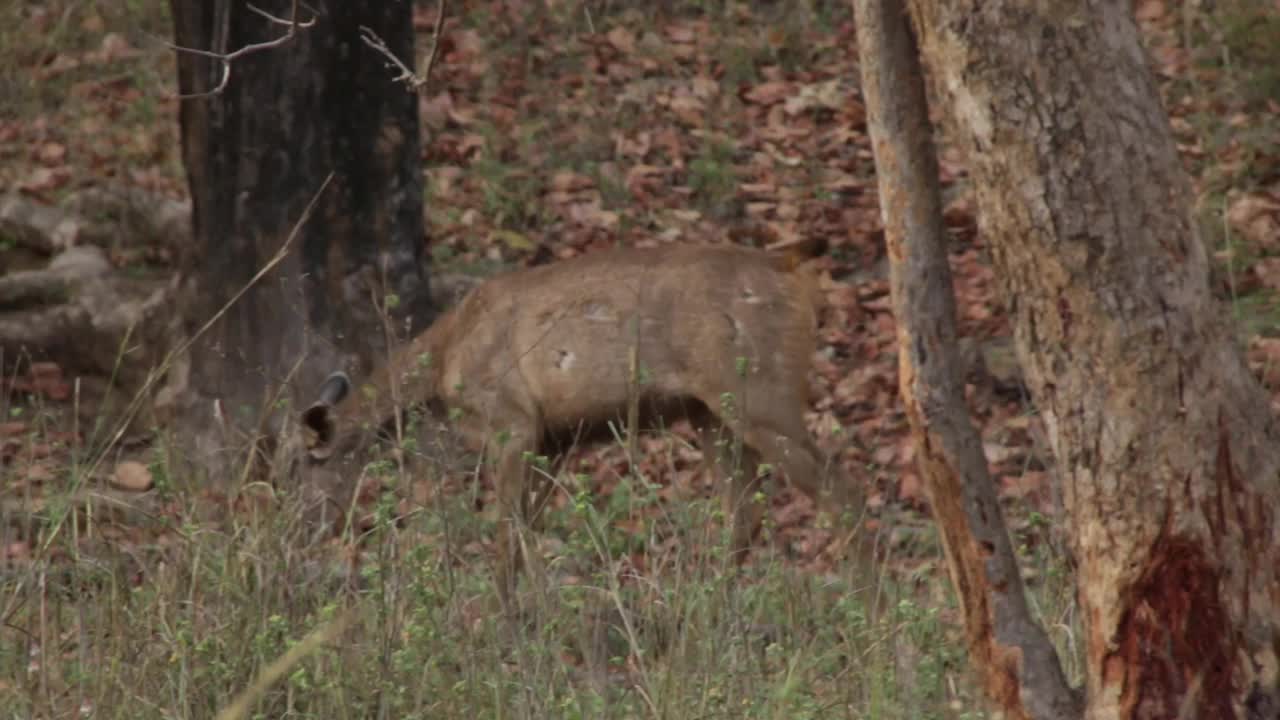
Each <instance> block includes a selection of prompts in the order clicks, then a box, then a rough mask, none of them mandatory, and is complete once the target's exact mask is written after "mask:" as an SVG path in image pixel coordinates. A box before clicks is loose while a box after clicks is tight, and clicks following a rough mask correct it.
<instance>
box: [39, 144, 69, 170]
mask: <svg viewBox="0 0 1280 720" xmlns="http://www.w3.org/2000/svg"><path fill="white" fill-rule="evenodd" d="M37 157H39V158H40V162H41V163H43V164H45V165H61V164H62V162H63V161H64V160H66V159H67V146H66V145H63V144H62V143H56V142H47V143H45V144H43V145H41V146H40V151H39V152H38V153H37Z"/></svg>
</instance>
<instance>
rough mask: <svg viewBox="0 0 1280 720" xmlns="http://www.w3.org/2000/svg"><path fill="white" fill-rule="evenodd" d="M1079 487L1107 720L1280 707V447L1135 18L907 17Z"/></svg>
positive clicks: (1015, 12) (1031, 374) (1123, 9)
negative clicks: (1213, 277)
mask: <svg viewBox="0 0 1280 720" xmlns="http://www.w3.org/2000/svg"><path fill="white" fill-rule="evenodd" d="M910 4H911V9H912V14H913V19H914V21H915V25H916V28H917V30H918V34H919V37H920V38H921V46H922V51H923V56H924V58H925V60H926V63H927V65H928V66H929V68H930V70H931V72H932V73H933V74H934V76H935V78H936V80H937V86H938V88H939V92H940V94H941V95H942V96H943V97H944V98H945V100H946V102H947V103H948V105H949V108H948V109H949V115H950V116H951V118H952V120H953V121H954V123H955V130H956V137H957V139H958V140H959V141H960V142H961V143H962V145H963V146H964V148H965V149H966V150H967V151H968V156H969V161H970V170H971V173H972V179H973V183H974V188H975V191H976V194H977V198H978V208H979V214H980V223H981V225H980V226H981V230H982V232H983V233H984V234H985V236H986V238H987V242H988V243H989V245H990V246H991V249H992V255H993V260H994V262H995V265H996V269H997V274H998V276H999V278H1000V281H1001V283H1002V289H1003V292H1004V295H1005V298H1006V302H1007V303H1008V308H1009V312H1010V315H1011V318H1012V321H1013V324H1014V333H1015V340H1016V345H1017V350H1018V355H1019V359H1020V361H1021V363H1022V365H1023V368H1024V370H1025V374H1026V379H1027V383H1028V386H1029V388H1030V390H1031V393H1032V397H1033V399H1034V401H1035V404H1036V407H1037V409H1038V410H1039V412H1040V413H1041V415H1042V417H1043V419H1044V423H1045V427H1046V429H1047V432H1048V436H1049V442H1050V445H1051V447H1052V449H1053V452H1054V455H1055V457H1056V459H1057V462H1058V468H1059V473H1060V475H1061V478H1062V482H1063V498H1064V504H1065V507H1066V510H1067V513H1066V517H1065V518H1064V520H1065V521H1066V522H1068V523H1069V527H1070V536H1071V538H1072V545H1073V550H1074V552H1075V555H1076V560H1077V562H1078V564H1079V575H1078V577H1077V583H1078V598H1079V602H1080V605H1081V611H1082V616H1083V618H1084V620H1085V623H1086V642H1085V650H1086V682H1087V688H1088V698H1087V701H1086V709H1085V716H1086V717H1088V718H1096V719H1099V720H1101V719H1102V718H1172V717H1205V718H1209V717H1212V718H1242V719H1243V718H1263V717H1269V718H1274V717H1276V713H1277V708H1280V687H1278V684H1280V679H1278V674H1280V670H1278V669H1277V668H1278V666H1280V658H1278V657H1277V653H1278V648H1280V631H1278V627H1277V625H1278V624H1280V562H1278V560H1277V558H1280V524H1277V522H1276V508H1277V507H1278V506H1280V483H1277V468H1278V466H1280V444H1278V443H1277V439H1278V438H1277V433H1276V425H1275V421H1274V419H1273V417H1272V416H1271V413H1270V409H1269V407H1268V401H1267V395H1266V393H1265V392H1263V391H1262V389H1261V388H1260V387H1259V385H1258V383H1257V382H1256V380H1255V379H1254V378H1253V377H1252V375H1251V374H1250V372H1249V370H1248V368H1247V366H1246V365H1245V363H1244V359H1243V354H1242V352H1241V349H1240V347H1239V344H1238V340H1237V337H1236V335H1235V329H1234V327H1233V325H1232V323H1231V322H1230V319H1229V317H1228V315H1227V314H1226V313H1225V310H1224V308H1222V307H1220V306H1219V304H1218V303H1217V302H1216V301H1215V299H1214V298H1213V296H1212V295H1211V293H1210V288H1209V283H1208V277H1209V273H1208V261H1207V254H1206V250H1205V247H1204V245H1203V242H1202V240H1201V238H1200V236H1199V233H1198V230H1197V228H1196V225H1195V223H1194V222H1193V221H1192V218H1191V216H1190V214H1189V213H1190V208H1191V207H1192V202H1191V200H1192V198H1191V192H1190V182H1189V180H1188V178H1187V176H1186V174H1185V172H1184V170H1183V169H1182V167H1181V165H1180V163H1179V158H1178V154H1177V150H1176V147H1175V145H1174V142H1173V138H1172V134H1171V131H1170V128H1169V121H1168V117H1167V115H1166V114H1165V112H1164V110H1163V108H1162V107H1161V105H1160V97H1159V94H1158V92H1157V89H1156V86H1155V83H1154V81H1153V77H1152V73H1151V71H1150V69H1149V67H1148V64H1147V58H1146V56H1145V53H1144V52H1143V49H1142V47H1141V45H1140V43H1139V35H1138V30H1137V27H1136V26H1135V23H1134V20H1133V17H1132V8H1131V6H1130V3H1127V2H1118V1H1116V0H1108V1H1098V2H1080V1H1078V0H1077V1H1075V2H1058V3H1041V4H1033V5H1027V4H1025V3H1016V2H1009V1H1007V0H997V1H995V2H982V3H978V2H975V1H973V0H910Z"/></svg>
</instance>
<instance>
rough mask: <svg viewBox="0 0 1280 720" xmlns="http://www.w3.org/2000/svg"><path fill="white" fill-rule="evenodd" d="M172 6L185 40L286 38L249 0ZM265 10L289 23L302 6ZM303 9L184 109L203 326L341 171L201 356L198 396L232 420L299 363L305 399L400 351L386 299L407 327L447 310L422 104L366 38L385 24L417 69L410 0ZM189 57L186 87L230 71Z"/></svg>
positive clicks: (189, 300) (197, 352) (194, 378)
mask: <svg viewBox="0 0 1280 720" xmlns="http://www.w3.org/2000/svg"><path fill="white" fill-rule="evenodd" d="M170 7H171V10H172V13H173V17H174V31H175V32H174V35H175V39H176V40H175V41H176V43H177V44H178V45H179V46H182V47H185V48H193V49H199V50H211V51H214V52H220V53H228V52H233V51H235V50H237V49H240V48H243V47H245V46H247V45H250V44H253V43H262V42H267V41H270V40H272V39H275V38H278V37H279V36H281V35H282V34H284V33H285V32H286V31H287V28H286V27H285V26H283V25H281V24H279V23H275V22H271V21H270V20H269V19H267V18H265V17H263V16H262V15H260V14H258V13H256V12H253V11H252V10H251V9H250V8H249V5H248V4H247V3H246V2H244V0H198V1H191V2H189V1H187V0H172V2H171V5H170ZM255 7H259V8H261V9H262V10H265V11H266V12H268V13H270V14H272V15H274V16H275V17H277V18H282V19H288V18H290V17H291V12H292V11H291V8H292V3H291V2H290V0H264V1H263V2H257V3H255ZM298 12H299V20H301V21H307V20H310V19H312V18H314V24H312V25H311V26H310V27H300V28H298V29H297V31H296V37H294V38H293V39H292V40H291V41H289V42H288V43H286V44H284V45H282V46H280V47H274V48H268V49H264V50H261V51H258V52H253V53H249V54H246V55H244V56H241V57H239V58H237V59H236V60H235V61H234V62H233V63H232V66H231V69H230V72H231V75H230V81H229V83H228V84H227V86H226V88H225V90H224V91H223V92H221V93H219V94H216V95H213V96H211V97H202V98H190V99H184V100H183V101H182V106H181V111H180V122H181V137H182V145H183V158H184V161H185V163H186V169H187V176H188V181H189V184H190V189H191V196H192V205H193V208H192V214H193V224H194V237H195V241H194V244H193V245H192V247H190V248H189V252H188V253H187V254H186V255H185V256H184V257H183V270H184V274H183V283H184V287H183V296H184V297H185V298H186V304H185V306H184V307H183V308H182V312H183V315H184V318H185V321H186V327H185V330H186V332H187V333H188V334H189V333H192V332H194V331H195V330H196V328H198V327H199V326H200V325H202V324H203V323H204V322H206V321H207V320H208V319H209V318H211V317H213V316H214V315H215V314H216V313H217V312H218V311H219V310H220V309H221V308H222V307H223V306H224V305H225V304H226V302H227V301H228V300H229V299H230V298H231V297H232V296H233V295H234V294H235V293H236V292H237V291H239V290H240V289H241V288H243V287H244V286H245V285H246V283H248V282H249V280H250V278H251V277H253V275H254V274H255V273H256V272H257V271H258V270H259V269H261V268H262V267H263V266H264V265H265V264H266V263H267V262H268V261H269V260H270V258H271V257H272V256H273V255H274V254H275V253H276V251H277V250H278V249H279V248H280V247H281V244H282V243H283V242H284V241H285V240H286V238H287V237H288V235H289V233H290V230H291V228H292V227H293V226H294V224H295V223H296V222H297V221H298V220H299V218H300V217H301V216H302V214H303V210H304V208H305V207H306V206H307V204H308V203H309V202H310V201H311V200H312V198H313V197H314V195H315V193H316V192H317V190H319V188H320V187H321V185H322V183H323V182H324V180H325V178H326V177H327V176H328V175H329V173H330V172H331V171H332V172H333V173H334V180H333V182H332V183H331V184H330V186H329V188H328V190H327V191H326V193H325V195H324V196H323V197H321V198H320V199H319V202H318V204H317V208H316V212H315V213H314V215H313V216H312V218H311V220H310V221H309V222H308V223H306V224H305V225H304V226H303V227H302V228H301V233H300V235H299V236H298V237H297V239H296V240H295V241H294V244H293V245H292V246H291V249H290V253H289V255H288V257H287V259H286V260H285V261H284V262H282V263H281V264H280V265H279V266H278V267H277V269H276V270H275V271H273V272H272V273H271V274H269V275H268V276H267V277H265V278H264V279H263V280H262V281H261V282H260V283H259V284H258V285H256V286H255V287H253V289H251V290H250V291H249V292H248V294H247V295H246V296H245V297H244V298H242V299H241V300H240V301H238V302H237V303H235V304H234V305H232V306H231V307H230V308H229V309H227V311H226V313H225V315H224V316H223V317H222V318H221V320H220V321H219V322H218V323H217V324H216V325H215V326H214V327H213V328H212V329H211V331H210V332H209V333H208V334H207V336H206V337H205V338H204V340H203V342H200V343H199V344H197V345H196V346H195V347H193V348H192V352H191V356H190V357H191V363H190V386H191V389H192V390H194V391H195V392H196V393H197V395H198V396H201V397H205V398H218V399H221V400H222V401H223V403H224V407H225V408H227V409H228V410H229V411H232V412H243V411H244V410H246V409H249V410H254V409H258V408H259V406H260V405H261V403H262V401H263V398H264V392H265V390H266V389H268V388H273V387H279V386H280V385H281V383H283V382H284V381H285V380H286V379H287V378H289V377H290V369H291V368H292V367H293V366H294V365H295V363H297V361H298V360H299V358H304V357H305V358H306V360H305V361H304V362H303V363H302V364H301V365H300V366H299V372H298V373H297V375H296V376H294V377H293V380H294V382H295V384H298V385H299V389H300V390H302V391H304V392H310V391H311V390H313V389H314V387H315V386H316V385H318V384H319V380H320V378H321V377H322V376H323V375H324V374H325V373H327V372H329V371H331V370H333V369H335V368H336V367H337V366H341V365H347V366H348V369H350V370H353V371H356V372H360V371H362V370H366V369H367V367H368V364H369V363H370V362H372V361H373V360H374V358H375V355H376V353H377V352H378V349H379V348H380V347H385V344H384V343H383V340H384V332H383V326H382V324H381V322H380V321H379V319H378V314H377V312H376V311H375V308H374V301H375V299H376V301H377V302H378V303H382V302H383V299H384V297H386V296H388V295H394V296H396V298H397V300H398V302H397V303H391V305H393V306H394V307H393V308H392V315H393V318H395V319H396V320H397V321H398V322H397V323H396V329H397V330H398V331H399V332H401V333H403V332H405V331H413V330H416V329H420V328H422V327H424V326H425V325H426V324H427V323H428V322H429V320H430V319H431V318H430V309H431V308H430V302H429V294H428V291H427V290H428V289H427V275H426V270H425V266H424V263H425V254H424V234H423V220H422V171H421V157H420V156H421V150H420V147H421V139H420V136H419V122H418V114H417V98H416V95H414V94H413V93H411V92H408V91H406V88H405V86H403V85H401V84H398V83H395V82H393V78H394V76H395V75H396V71H395V70H394V69H391V68H389V67H388V66H387V61H386V59H385V58H384V57H383V56H381V55H379V54H378V53H377V52H375V51H374V50H372V49H371V48H369V47H367V46H365V45H364V43H363V42H361V40H360V36H359V28H360V26H367V27H369V28H371V29H372V30H373V31H374V32H375V33H376V34H377V35H378V36H379V37H381V38H382V39H383V40H384V41H385V42H386V44H387V46H388V47H389V48H390V49H391V50H392V51H393V52H394V53H395V54H396V55H397V56H398V57H399V58H401V59H402V60H403V61H404V62H405V63H406V64H409V65H410V66H412V64H413V60H414V51H413V27H412V18H411V12H412V4H411V3H407V2H390V1H384V2H372V3H349V2H340V1H339V0H314V1H310V2H307V3H301V4H300V5H299V10H298ZM177 57H178V80H179V83H178V85H179V91H180V92H181V93H183V94H196V93H202V92H208V91H210V90H212V89H213V88H215V87H216V86H217V85H218V83H219V81H220V80H221V78H222V72H223V66H222V64H221V63H220V62H218V61H217V60H215V59H212V58H209V57H205V56H202V55H197V54H192V53H188V52H181V51H179V52H178V55H177ZM353 363H354V364H355V365H356V367H351V365H352V364H353ZM246 415H247V416H248V417H250V418H256V414H255V413H246Z"/></svg>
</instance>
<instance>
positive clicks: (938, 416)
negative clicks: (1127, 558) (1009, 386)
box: [854, 0, 1080, 720]
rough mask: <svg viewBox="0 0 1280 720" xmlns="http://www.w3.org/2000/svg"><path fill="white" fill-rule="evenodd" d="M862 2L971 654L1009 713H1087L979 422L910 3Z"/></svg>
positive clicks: (925, 430) (925, 419)
mask: <svg viewBox="0 0 1280 720" xmlns="http://www.w3.org/2000/svg"><path fill="white" fill-rule="evenodd" d="M854 9H855V11H856V20H857V27H858V51H859V65H860V67H861V70H862V93H863V96H864V98H865V99H866V103H867V125H868V130H869V133H870V136H871V143H872V147H873V149H874V151H875V160H876V177H877V179H878V182H879V190H880V214H881V217H882V218H883V220H884V226H885V241H886V243H887V246H888V254H889V262H890V273H889V285H890V289H891V291H892V294H893V313H894V318H895V319H896V321H897V327H898V384H899V387H900V388H901V392H902V403H903V406H904V407H905V409H906V411H907V416H908V417H909V418H910V420H911V430H912V435H913V437H914V439H915V446H916V457H917V459H918V463H919V466H920V471H921V475H922V476H923V477H924V480H925V487H926V489H927V491H928V494H929V504H930V507H931V509H932V510H933V516H934V519H935V520H936V521H937V523H938V528H939V530H940V531H941V535H942V540H943V548H944V549H945V551H946V556H947V566H948V568H949V570H950V573H951V580H952V583H953V584H954V586H955V589H956V595H957V597H958V598H959V600H960V605H961V609H962V611H963V615H964V621H965V636H966V640H967V645H968V648H969V654H970V657H971V659H972V662H973V663H974V664H975V665H976V666H977V668H976V669H977V671H978V674H979V676H980V677H981V678H982V682H983V686H984V689H985V690H986V693H987V696H988V697H989V698H990V699H991V701H992V702H993V703H994V704H995V705H996V706H997V707H999V708H1000V709H1001V710H1002V711H1003V712H1004V713H1005V715H1006V717H1009V718H1036V719H1037V720H1041V719H1043V720H1056V719H1058V718H1070V717H1078V716H1079V714H1080V709H1079V698H1078V697H1077V696H1076V694H1075V693H1074V692H1073V691H1072V690H1071V688H1070V686H1068V684H1067V681H1066V678H1065V677H1064V676H1063V673H1062V668H1061V665H1060V664H1059V662H1058V658H1057V656H1056V655H1055V653H1054V650H1053V645H1052V643H1050V642H1049V638H1048V636H1047V635H1046V634H1045V632H1044V629H1043V628H1041V627H1040V626H1039V625H1038V624H1036V622H1035V621H1034V620H1033V619H1032V617H1031V612H1030V609H1029V608H1028V606H1027V601H1026V597H1025V595H1024V589H1023V585H1022V578H1021V576H1020V575H1019V573H1018V564H1017V559H1016V558H1015V556H1014V554H1013V546H1012V543H1010V541H1009V533H1008V530H1007V529H1006V528H1005V524H1004V518H1003V515H1002V513H1001V512H1000V504H999V500H998V498H997V496H996V488H995V484H994V483H993V482H992V480H991V476H990V474H989V473H988V471H987V461H986V458H985V457H984V455H983V452H982V441H981V438H980V437H979V436H978V432H977V430H976V429H975V428H974V426H973V423H972V422H971V421H970V419H969V408H968V404H967V403H966V402H965V397H964V380H963V378H962V377H961V372H962V371H961V367H962V365H963V363H961V362H960V359H959V352H958V350H957V348H956V321H955V316H956V309H955V294H954V291H953V287H952V283H951V267H950V265H949V264H948V262H947V248H946V237H945V234H944V231H943V226H942V200H941V193H940V191H939V189H938V161H937V156H936V153H935V149H934V145H933V135H932V132H933V130H932V127H931V126H930V123H929V113H928V107H927V105H926V103H925V87H924V78H923V75H922V73H921V70H920V59H919V56H918V54H917V52H916V43H915V38H914V37H913V36H912V34H911V30H910V28H909V26H908V23H907V15H906V8H905V6H904V5H903V3H902V2H901V0H857V2H855V3H854Z"/></svg>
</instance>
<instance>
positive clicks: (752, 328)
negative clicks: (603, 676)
mask: <svg viewBox="0 0 1280 720" xmlns="http://www.w3.org/2000/svg"><path fill="white" fill-rule="evenodd" d="M810 265H812V263H810V262H807V260H805V259H803V258H802V257H801V256H800V253H798V252H790V253H785V252H778V251H770V250H762V249H755V248H749V247H745V246H738V245H692V244H690V245H677V246H664V247H659V248H651V249H638V248H619V249H611V250H601V251H596V252H591V253H587V254H584V255H580V256H577V257H575V258H571V259H568V260H561V261H558V262H554V263H550V264H546V265H540V266H536V267H532V268H526V269H520V270H515V271H509V272H506V273H503V274H499V275H496V276H493V277H491V278H489V279H488V280H486V281H484V282H482V283H480V284H479V285H477V286H476V287H474V288H473V289H471V290H470V291H469V292H468V293H467V294H466V295H465V296H464V297H463V298H462V299H461V301H460V302H458V303H457V304H456V305H454V306H453V307H452V308H450V309H448V310H446V311H444V312H443V313H442V314H441V315H440V316H439V317H438V318H437V319H436V320H435V322H433V323H432V324H431V325H430V327H428V328H427V329H426V330H424V331H423V332H422V333H421V334H419V335H418V336H417V337H415V338H413V339H412V341H410V342H408V343H407V344H405V345H403V346H401V347H400V348H399V349H398V350H396V351H395V352H393V353H391V354H390V355H389V357H388V359H387V361H386V362H384V363H382V364H381V365H380V366H379V367H376V368H375V369H374V370H373V371H372V373H371V375H370V376H369V377H368V379H366V380H365V381H364V383H363V384H362V386H361V387H359V388H353V384H352V381H351V380H350V378H349V377H348V376H347V375H346V374H345V373H344V372H341V371H337V372H334V373H332V374H331V375H330V376H329V377H328V378H327V379H326V380H325V381H324V382H323V383H322V385H321V388H320V390H319V394H318V397H317V399H316V400H315V401H314V402H313V403H312V404H311V405H310V406H309V407H307V408H306V409H305V411H304V412H303V413H302V416H301V422H300V424H301V426H302V428H303V432H304V434H305V440H304V445H305V447H306V450H305V453H306V455H307V462H308V463H310V464H313V465H323V464H325V463H329V462H331V461H332V460H333V459H334V458H335V457H350V456H352V455H353V454H354V453H358V452H360V451H362V449H363V448H365V447H367V446H368V445H369V443H372V442H376V441H377V439H378V437H379V434H380V433H382V434H383V435H385V434H386V432H387V428H388V427H391V423H393V422H394V421H396V417H397V413H398V412H401V408H403V407H407V406H410V405H417V406H421V407H428V408H433V409H434V412H435V413H437V414H440V413H446V414H447V415H448V417H449V418H450V422H451V424H452V426H453V429H454V430H455V431H456V432H457V433H458V434H459V436H460V438H461V440H462V442H463V444H464V445H465V446H466V447H467V449H469V450H470V451H472V452H475V453H478V454H481V455H482V456H483V457H484V458H485V459H486V462H488V463H489V464H490V465H491V467H492V468H493V477H494V484H495V491H496V497H497V505H498V516H499V523H498V529H497V537H496V543H495V544H496V554H497V555H498V558H497V563H496V571H495V576H496V584H497V594H498V596H499V599H500V601H501V602H502V603H503V605H504V606H506V605H508V603H509V602H510V599H511V598H512V597H513V594H514V592H515V590H516V581H517V577H518V575H519V573H520V572H521V570H522V566H523V545H522V543H521V542H520V538H519V536H518V534H517V533H518V531H519V530H520V529H521V528H522V527H526V526H529V525H530V523H532V522H534V520H535V515H536V512H537V509H538V508H539V507H540V500H543V499H545V497H546V495H545V493H546V491H547V490H546V480H547V477H546V473H545V471H543V470H540V469H539V468H537V467H535V464H536V463H535V462H534V459H536V458H537V457H538V456H540V455H543V454H544V453H546V452H548V451H554V452H560V451H562V450H563V449H564V448H566V447H567V446H568V445H569V443H570V442H572V443H583V444H588V443H591V442H596V441H600V440H607V439H609V438H611V437H613V435H611V433H610V431H609V428H610V425H611V423H615V422H621V421H625V422H626V423H627V427H628V433H629V435H630V436H632V437H634V434H635V432H636V431H637V430H639V429H641V428H655V427H659V426H663V425H667V426H669V424H670V423H672V422H674V421H676V420H679V419H682V418H683V419H687V420H688V421H689V422H690V424H691V425H692V426H693V427H694V428H696V430H697V432H698V444H699V446H700V448H701V450H702V452H703V456H704V467H705V468H706V469H708V470H710V471H711V472H713V473H716V476H717V480H722V488H723V490H722V493H721V499H722V503H723V508H724V513H725V517H726V520H727V522H728V523H730V524H731V529H730V551H731V552H732V553H734V555H735V557H741V556H742V555H744V554H745V553H746V552H747V551H748V549H749V547H750V545H751V543H752V541H753V540H754V538H755V536H756V533H757V530H758V529H759V527H760V524H761V521H762V516H763V512H764V507H763V504H762V503H761V502H759V500H757V499H755V495H756V493H757V491H758V490H759V489H760V487H761V475H762V474H763V473H762V470H765V469H773V470H780V471H781V472H782V473H783V474H784V475H785V476H786V478H787V479H788V480H789V481H790V483H791V484H792V485H793V486H794V487H796V488H797V489H799V490H800V491H802V492H803V493H805V494H807V495H808V496H810V497H811V498H813V499H814V500H815V503H818V504H820V506H822V507H831V508H834V509H835V510H836V514H837V515H838V514H839V512H840V511H842V510H843V509H845V508H847V507H849V506H850V505H851V504H853V502H854V499H855V498H856V497H857V493H855V491H854V485H853V484H852V483H851V482H850V480H849V478H847V477H846V476H845V475H844V473H843V472H842V471H841V469H840V468H839V467H838V466H836V465H835V464H833V463H831V462H829V460H828V458H827V457H826V456H825V455H824V454H823V452H822V451H821V450H820V449H819V448H818V446H817V444H816V443H815V441H814V440H813V438H812V437H811V436H810V434H809V431H808V429H807V427H806V425H805V419H804V414H805V411H806V410H807V409H808V404H809V400H808V395H809V386H808V373H809V370H810V367H811V363H812V356H813V354H814V352H815V350H816V328H817V313H818V311H819V309H820V303H821V297H822V296H821V294H820V291H819V289H818V286H817V278H816V274H815V273H814V272H813V270H812V268H811V267H809V266H810ZM632 457H633V458H634V455H633V456H632ZM766 465H767V467H766Z"/></svg>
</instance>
